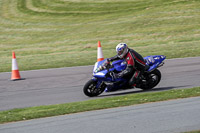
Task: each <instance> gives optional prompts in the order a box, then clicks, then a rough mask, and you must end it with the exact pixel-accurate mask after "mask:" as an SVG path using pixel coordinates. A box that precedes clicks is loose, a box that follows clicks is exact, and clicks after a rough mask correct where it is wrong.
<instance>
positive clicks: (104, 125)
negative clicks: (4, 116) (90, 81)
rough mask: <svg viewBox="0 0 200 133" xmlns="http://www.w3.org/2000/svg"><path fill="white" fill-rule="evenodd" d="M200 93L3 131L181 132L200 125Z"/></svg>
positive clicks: (14, 125)
mask: <svg viewBox="0 0 200 133" xmlns="http://www.w3.org/2000/svg"><path fill="white" fill-rule="evenodd" d="M199 104H200V97H195V98H186V99H179V100H170V101H164V102H156V103H149V104H141V105H135V106H129V107H120V108H113V109H106V110H97V111H89V112H83V113H77V114H71V115H63V116H56V117H49V118H42V119H35V120H28V121H22V122H15V123H8V124H3V125H0V132H1V133H180V132H185V131H193V130H199V129H200V126H199V125H200V119H199V118H200V112H199V110H200V106H199Z"/></svg>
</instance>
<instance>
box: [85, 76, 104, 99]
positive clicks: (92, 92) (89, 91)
mask: <svg viewBox="0 0 200 133" xmlns="http://www.w3.org/2000/svg"><path fill="white" fill-rule="evenodd" d="M97 82H98V81H94V80H92V79H90V80H89V81H88V82H87V83H86V84H85V86H84V87H83V92H84V94H85V95H86V96H88V97H94V96H98V95H100V94H101V93H102V92H103V91H104V90H105V88H106V85H105V84H104V83H102V84H101V85H100V87H99V88H97V87H96V86H97Z"/></svg>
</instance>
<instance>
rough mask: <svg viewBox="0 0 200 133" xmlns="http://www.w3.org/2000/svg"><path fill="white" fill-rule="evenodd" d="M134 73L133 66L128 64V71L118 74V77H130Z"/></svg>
mask: <svg viewBox="0 0 200 133" xmlns="http://www.w3.org/2000/svg"><path fill="white" fill-rule="evenodd" d="M132 72H133V66H132V65H129V64H128V65H127V67H126V69H125V70H124V71H122V72H120V73H118V76H119V77H124V76H128V75H129V74H131V73H132Z"/></svg>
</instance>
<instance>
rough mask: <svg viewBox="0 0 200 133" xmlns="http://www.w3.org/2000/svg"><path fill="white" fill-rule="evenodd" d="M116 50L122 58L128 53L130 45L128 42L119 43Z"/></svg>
mask: <svg viewBox="0 0 200 133" xmlns="http://www.w3.org/2000/svg"><path fill="white" fill-rule="evenodd" d="M116 52H117V55H118V57H119V58H120V59H122V58H124V56H125V55H126V54H127V53H128V46H127V45H126V43H119V44H118V45H117V46H116Z"/></svg>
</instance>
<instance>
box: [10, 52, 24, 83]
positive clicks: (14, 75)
mask: <svg viewBox="0 0 200 133" xmlns="http://www.w3.org/2000/svg"><path fill="white" fill-rule="evenodd" d="M21 79H22V78H21V77H20V74H19V70H18V65H17V60H16V56H15V52H13V53H12V76H11V80H12V81H15V80H21Z"/></svg>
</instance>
